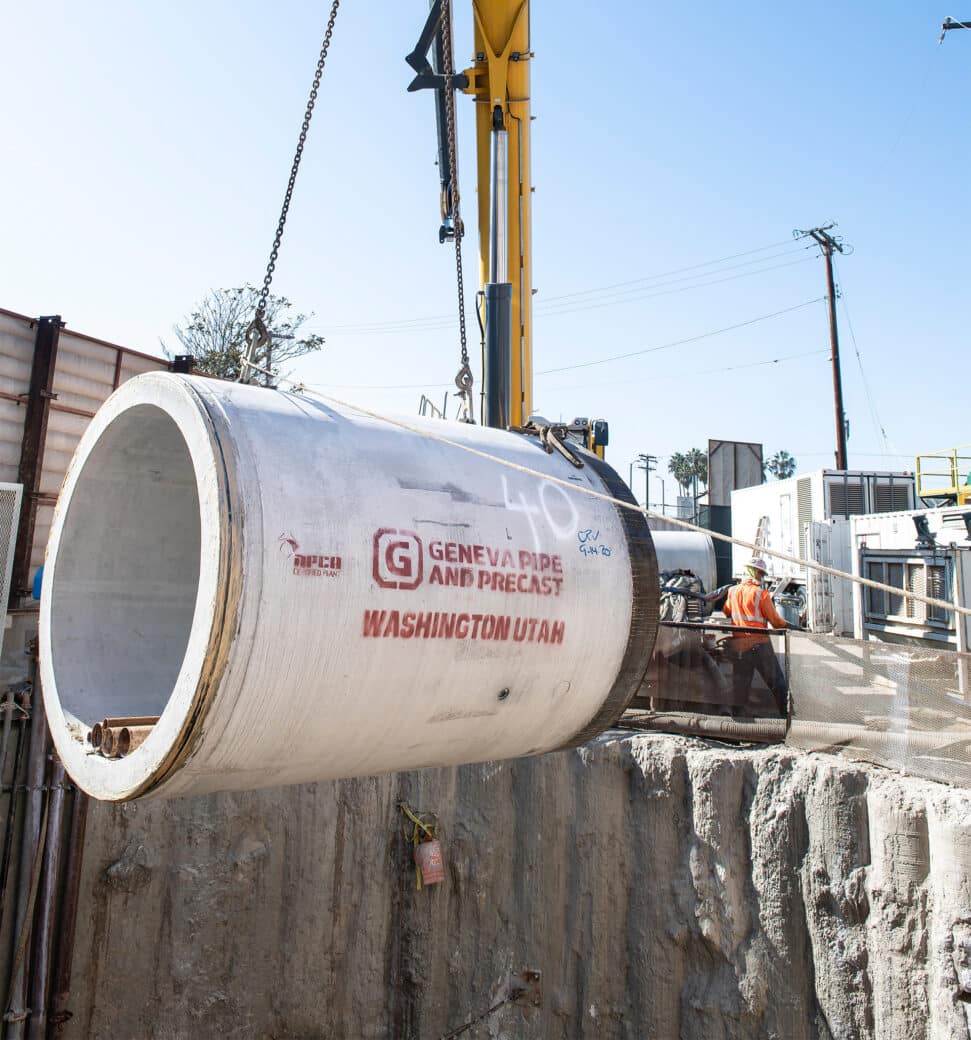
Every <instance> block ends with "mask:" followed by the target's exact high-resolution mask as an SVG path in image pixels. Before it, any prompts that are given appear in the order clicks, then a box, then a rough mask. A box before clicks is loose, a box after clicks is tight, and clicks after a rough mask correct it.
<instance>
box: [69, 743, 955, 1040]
mask: <svg viewBox="0 0 971 1040" xmlns="http://www.w3.org/2000/svg"><path fill="white" fill-rule="evenodd" d="M402 801H404V802H407V803H408V804H409V805H411V806H413V807H415V808H417V809H421V810H425V811H434V812H436V813H437V814H438V816H439V818H440V821H441V837H442V841H443V844H444V850H445V866H446V879H445V881H444V883H442V884H440V885H437V886H434V887H429V888H426V889H424V890H423V891H421V892H416V891H415V879H414V871H413V868H412V866H411V863H410V848H409V845H408V842H407V840H406V837H405V832H404V829H403V826H402V824H403V817H402V816H401V814H400V812H399V811H398V808H397V806H398V803H399V802H402ZM969 960H971V796H969V794H968V793H966V792H963V791H958V790H954V789H951V788H948V787H944V786H942V785H938V784H934V783H931V782H926V781H919V780H914V779H910V778H904V777H900V776H898V775H897V774H893V773H890V772H887V771H885V770H881V769H879V768H876V767H869V766H863V765H857V764H853V763H847V762H845V761H842V760H840V759H836V758H830V757H826V756H820V755H810V754H802V753H798V752H792V751H788V750H785V749H779V748H769V749H758V750H743V749H736V748H731V747H728V746H725V745H720V744H716V743H714V742H705V741H701V740H695V739H688V738H678V737H667V736H661V735H647V734H644V735H630V734H626V733H625V734H622V733H619V732H617V731H613V732H611V733H608V734H607V735H605V736H604V737H601V738H599V739H598V740H596V741H594V742H593V743H591V744H589V745H587V746H586V747H583V748H580V749H578V750H574V751H566V752H560V753H557V754H552V755H546V756H543V757H540V758H534V759H526V760H520V761H516V762H511V763H498V764H485V765H477V766H465V767H460V768H453V769H439V770H428V771H423V772H412V773H402V774H396V775H391V776H383V777H378V778H371V779H361V780H350V781H341V782H335V783H320V784H313V785H308V786H301V787H290V788H280V789H274V790H270V791H262V792H254V793H249V794H243V793H237V794H225V795H214V796H208V797H204V798H198V799H192V800H182V801H171V802H160V803H138V802H135V803H128V804H122V805H109V804H92V806H91V817H90V821H89V827H88V839H87V849H86V862H85V870H84V877H83V880H82V897H81V906H80V928H79V939H78V946H77V951H76V958H75V965H74V996H73V998H72V1001H71V1005H70V1006H71V1009H72V1010H73V1012H74V1017H73V1018H72V1019H71V1021H70V1022H69V1023H68V1024H67V1026H66V1028H65V1031H64V1035H65V1036H67V1037H87V1036H95V1035H109V1034H110V1035H115V1036H133V1037H134V1036H138V1037H153V1038H154V1037H157V1038H163V1037H164V1038H166V1040H174V1038H182V1037H185V1038H189V1037H199V1036H222V1037H227V1038H229V1037H257V1036H258V1037H276V1038H298V1037H300V1038H311V1037H315V1038H316V1037H320V1038H324V1037H326V1038H337V1037H347V1038H350V1040H358V1038H361V1040H364V1038H371V1040H377V1038H384V1037H394V1038H416V1040H417V1038H421V1040H425V1038H438V1037H443V1036H445V1035H446V1034H447V1033H448V1032H449V1031H450V1030H454V1029H456V1028H457V1027H459V1026H461V1025H462V1024H463V1023H466V1022H468V1021H470V1020H472V1019H473V1018H475V1017H476V1016H478V1015H480V1014H483V1013H484V1012H487V1011H488V1010H489V1009H490V1008H491V1007H493V1006H495V1005H496V1004H501V1006H499V1007H498V1009H497V1010H495V1011H494V1012H493V1013H492V1014H491V1015H489V1014H487V1015H485V1017H483V1018H482V1019H481V1021H479V1022H478V1023H477V1024H476V1025H474V1026H472V1027H471V1028H470V1029H469V1030H468V1031H467V1032H466V1033H465V1034H463V1035H465V1036H468V1037H470V1038H475V1037H493V1038H499V1037H505V1038H513V1037H526V1038H536V1040H539V1038H542V1040H548V1038H561V1037H562V1038H568V1037H569V1038H574V1037H589V1038H593V1037H597V1038H611V1037H618V1038H630V1040H634V1038H638V1040H640V1038H647V1037H652V1038H658V1040H668V1038H671V1040H674V1038H684V1040H702V1038H704V1040H720V1038H724V1040H729V1038H730V1040H747V1038H752V1040H755V1038H766V1037H777V1038H780V1040H803V1038H805V1040H810V1038H813V1040H816V1038H821V1040H827V1038H831V1037H832V1038H840V1040H869V1038H881V1040H917V1038H922V1040H923V1038H934V1040H943V1038H947V1040H952V1038H958V1037H960V1038H966V1037H967V1036H968V1019H967V1016H966V1010H965V1009H966V1008H967V1007H968V1006H969V1005H967V1004H965V1003H964V1001H963V1000H962V995H963V994H962V983H964V984H968V985H969V988H971V975H969V974H968V962H969ZM525 968H529V969H535V970H537V971H539V972H541V973H542V980H541V1003H540V1006H538V1007H537V1006H533V1001H532V999H529V998H526V999H520V1000H518V1001H513V1002H507V1003H501V1002H502V1000H503V999H504V997H505V996H506V995H508V993H509V980H510V977H511V975H512V973H515V972H518V971H520V970H521V969H525ZM532 996H535V994H533V995H532Z"/></svg>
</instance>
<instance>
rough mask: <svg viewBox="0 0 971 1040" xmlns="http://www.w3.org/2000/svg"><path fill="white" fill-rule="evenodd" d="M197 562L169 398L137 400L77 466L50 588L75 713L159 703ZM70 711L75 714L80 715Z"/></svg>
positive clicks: (191, 500)
mask: <svg viewBox="0 0 971 1040" xmlns="http://www.w3.org/2000/svg"><path fill="white" fill-rule="evenodd" d="M199 567H200V512H199V494H198V490H197V484H196V475H195V471H194V469H193V465H192V460H191V458H190V455H189V449H188V446H187V444H186V442H185V438H184V437H183V435H182V433H181V432H180V430H179V428H178V426H177V425H176V423H175V422H174V421H173V420H172V419H171V418H170V417H169V416H168V415H167V414H166V413H165V412H164V411H162V409H161V408H157V407H156V406H155V405H150V404H143V405H138V406H136V407H134V408H129V409H127V410H126V411H124V412H122V413H121V414H120V415H119V416H118V417H117V418H116V419H114V420H113V421H112V422H111V423H110V424H109V425H108V426H107V428H106V429H105V430H104V432H103V433H102V434H101V436H100V437H99V438H98V441H97V443H96V444H95V445H94V447H93V449H92V451H91V453H90V454H89V455H88V457H87V459H86V460H85V463H84V468H83V470H82V471H81V473H80V475H79V476H78V479H77V483H76V485H75V488H74V492H73V494H72V496H71V501H70V504H69V506H68V510H67V513H66V515H65V517H64V521H63V526H62V533H61V539H60V546H59V550H58V554H57V562H56V568H55V570H54V574H53V581H52V583H51V586H50V589H49V593H48V594H49V596H50V604H49V609H50V646H51V653H50V658H51V661H52V662H53V669H54V676H55V682H56V686H57V695H58V700H59V702H60V704H61V707H62V709H63V710H64V712H65V714H66V715H67V716H68V722H69V723H70V722H78V723H80V724H81V725H83V727H84V729H85V731H86V730H87V729H88V728H90V727H92V726H94V724H95V723H97V722H100V721H101V720H102V719H104V718H105V717H123V718H125V717H130V716H157V715H161V714H162V711H163V710H164V708H165V706H166V704H167V702H168V699H169V697H170V696H171V694H172V690H173V687H174V685H175V682H176V679H177V678H178V675H179V671H180V669H181V667H182V661H183V658H184V656H185V651H186V646H187V644H188V641H189V634H190V631H191V629H192V623H193V615H194V611H195V605H196V595H197V591H198V586H199ZM71 716H73V718H71Z"/></svg>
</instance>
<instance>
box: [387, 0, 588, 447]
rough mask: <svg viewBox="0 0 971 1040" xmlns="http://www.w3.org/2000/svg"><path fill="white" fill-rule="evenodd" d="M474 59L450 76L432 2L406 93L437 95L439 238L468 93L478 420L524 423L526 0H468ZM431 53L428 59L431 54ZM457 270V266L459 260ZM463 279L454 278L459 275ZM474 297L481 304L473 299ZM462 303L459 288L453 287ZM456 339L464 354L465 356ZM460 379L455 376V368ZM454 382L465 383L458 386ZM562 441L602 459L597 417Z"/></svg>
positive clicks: (444, 238) (456, 217)
mask: <svg viewBox="0 0 971 1040" xmlns="http://www.w3.org/2000/svg"><path fill="white" fill-rule="evenodd" d="M472 12H473V18H474V26H475V37H474V48H475V63H474V64H473V65H472V66H471V67H470V68H468V69H465V70H464V71H463V72H459V73H456V72H455V71H454V65H453V61H452V40H451V21H450V18H449V14H450V4H449V2H448V0H433V2H432V4H431V8H430V11H429V14H428V19H427V20H426V22H425V26H424V29H423V30H422V34H421V36H420V38H419V41H418V43H417V45H416V47H415V49H414V51H412V53H411V54H409V55H408V57H407V61H408V63H409V65H410V66H411V67H412V68H413V69H414V70H415V71H416V73H417V75H416V76H415V78H414V80H413V81H412V83H411V85H410V86H409V88H408V89H409V90H412V91H414V90H422V89H431V90H434V91H435V95H436V112H437V126H438V166H439V172H440V177H441V215H442V224H441V228H440V230H439V240H440V241H441V242H456V240H458V241H460V240H461V237H462V234H463V233H464V228H463V224H462V218H461V214H460V211H459V192H458V178H457V167H458V163H457V155H456V139H455V111H454V98H453V92H454V91H455V90H461V91H463V92H464V93H466V94H469V95H471V96H472V97H473V98H474V100H475V120H476V171H477V175H476V184H477V189H478V190H477V205H478V214H477V220H478V231H479V281H480V284H481V290H480V292H479V296H478V299H477V305H476V313H477V314H478V315H479V318H480V325H481V331H482V340H483V344H482V345H483V366H482V367H483V389H482V416H483V423H484V424H485V425H487V426H494V427H498V428H500V429H505V428H513V429H517V428H523V427H526V426H528V425H529V423H530V421H531V420H532V419H534V418H535V420H536V421H537V422H538V423H539V424H542V425H545V426H549V425H550V424H549V423H548V422H546V420H542V419H541V418H540V417H533V414H532V407H533V320H532V296H533V278H532V247H531V246H532V244H531V240H530V236H531V223H532V222H531V210H532V190H533V189H532V186H531V184H530V121H531V119H532V116H531V115H530V95H529V66H530V61H531V60H532V58H533V52H532V50H531V48H530V35H529V2H528V0H473V3H472ZM430 52H431V58H432V60H429V57H428V55H429V53H430ZM459 270H461V267H460V266H459ZM460 282H461V276H460ZM480 304H481V305H480ZM459 306H460V308H461V307H462V301H461V287H460V302H459ZM464 355H465V347H464V341H463V361H464V360H465V357H464ZM460 379H461V373H460ZM459 385H460V389H461V387H462V384H461V382H460V383H459ZM557 433H558V435H559V436H560V438H561V439H569V440H572V441H575V442H577V443H580V444H582V445H583V447H585V448H587V449H589V450H590V451H593V452H595V453H596V454H597V455H599V456H600V457H601V458H602V457H603V454H604V448H605V447H606V445H607V442H608V436H609V431H608V427H607V423H606V422H605V421H604V420H602V419H594V420H591V419H588V418H577V419H574V420H573V422H572V423H569V424H565V425H563V426H559V425H558V426H557Z"/></svg>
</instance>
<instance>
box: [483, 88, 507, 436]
mask: <svg viewBox="0 0 971 1040" xmlns="http://www.w3.org/2000/svg"><path fill="white" fill-rule="evenodd" d="M508 141H509V135H508V134H507V133H506V131H505V130H504V129H503V124H502V109H501V108H499V107H498V106H497V107H496V108H495V110H494V112H493V127H492V148H491V153H490V159H491V161H490V176H489V197H490V200H491V201H490V211H489V214H490V215H489V281H488V282H486V284H485V287H484V299H485V362H484V371H483V373H482V385H483V393H484V396H485V402H484V409H483V416H482V421H483V423H485V425H486V426H492V427H495V428H496V429H500V430H504V429H506V427H507V426H509V424H510V422H511V421H512V284H511V283H510V282H508V281H506V270H507V255H506V254H507V244H506V229H507V224H508V212H509V206H508V200H507V197H506V188H507V180H508V168H507V167H508V157H507V156H508Z"/></svg>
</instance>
